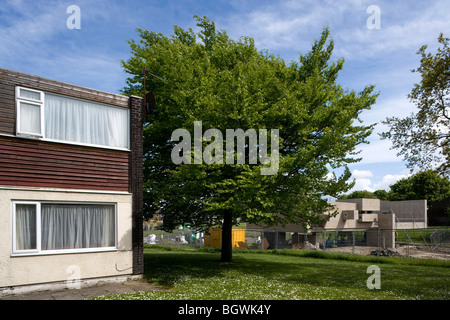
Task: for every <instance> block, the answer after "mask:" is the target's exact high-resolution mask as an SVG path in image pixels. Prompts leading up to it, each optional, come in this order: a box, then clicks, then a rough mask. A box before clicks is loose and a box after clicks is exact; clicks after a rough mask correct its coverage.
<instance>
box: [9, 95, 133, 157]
mask: <svg viewBox="0 0 450 320" xmlns="http://www.w3.org/2000/svg"><path fill="white" fill-rule="evenodd" d="M21 89H23V90H27V91H32V92H36V93H39V94H40V95H41V100H36V99H30V98H26V97H22V96H20V90H21ZM54 95H59V94H54ZM60 96H63V97H67V98H70V99H76V100H83V99H77V98H74V97H70V96H64V95H60ZM21 103H27V104H32V105H38V106H39V107H40V122H41V123H40V127H41V132H40V133H38V134H36V133H32V132H26V131H23V130H22V129H21V128H20V104H21ZM98 104H100V105H105V106H107V107H108V108H120V109H123V108H121V107H118V106H114V105H108V104H103V103H98ZM44 106H45V92H44V91H40V90H35V89H30V88H27V87H22V86H16V135H18V136H24V137H29V138H34V139H40V140H44V141H50V142H58V143H64V144H72V145H81V146H87V147H96V148H103V149H112V150H121V151H130V145H131V135H130V128H131V120H130V110H129V109H126V110H127V115H128V116H127V132H128V137H127V144H128V147H126V148H122V147H114V146H107V145H98V144H91V143H83V142H74V141H69V140H59V139H50V138H47V137H45V113H44V108H45V107H44Z"/></svg>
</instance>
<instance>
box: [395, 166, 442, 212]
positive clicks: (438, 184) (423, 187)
mask: <svg viewBox="0 0 450 320" xmlns="http://www.w3.org/2000/svg"><path fill="white" fill-rule="evenodd" d="M448 197H450V179H449V178H447V177H444V176H441V175H440V174H438V173H437V172H435V171H433V170H427V171H421V172H418V173H416V174H415V175H412V176H410V177H408V178H404V179H401V180H399V181H397V182H396V183H394V184H393V185H391V186H390V191H389V199H390V200H420V199H426V200H427V201H428V203H430V204H431V203H435V202H438V201H441V200H444V199H446V198H448Z"/></svg>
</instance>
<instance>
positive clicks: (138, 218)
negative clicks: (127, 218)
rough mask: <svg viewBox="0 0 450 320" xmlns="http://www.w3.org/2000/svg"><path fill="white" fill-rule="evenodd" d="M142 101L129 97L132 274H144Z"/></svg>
mask: <svg viewBox="0 0 450 320" xmlns="http://www.w3.org/2000/svg"><path fill="white" fill-rule="evenodd" d="M143 104H144V103H143V99H142V98H139V97H135V96H131V97H130V99H129V108H130V118H131V119H130V126H131V133H130V138H131V153H130V192H131V193H132V194H133V204H132V206H133V227H132V241H133V274H143V273H144V248H143V237H144V234H143V232H144V231H143V224H142V223H143V163H142V161H143V153H142V146H143V140H144V138H143V132H142V125H143V121H142V119H143Z"/></svg>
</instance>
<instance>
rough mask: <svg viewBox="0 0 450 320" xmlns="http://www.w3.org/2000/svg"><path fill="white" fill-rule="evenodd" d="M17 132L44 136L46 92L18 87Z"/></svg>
mask: <svg viewBox="0 0 450 320" xmlns="http://www.w3.org/2000/svg"><path fill="white" fill-rule="evenodd" d="M16 96H17V133H18V134H23V135H29V136H36V137H42V134H43V105H44V94H43V93H42V92H40V91H36V90H31V89H26V88H21V87H17V90H16Z"/></svg>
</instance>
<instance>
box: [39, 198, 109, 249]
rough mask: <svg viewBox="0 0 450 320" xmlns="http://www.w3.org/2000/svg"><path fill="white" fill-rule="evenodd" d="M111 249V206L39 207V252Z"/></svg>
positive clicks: (46, 205)
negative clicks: (40, 250)
mask: <svg viewBox="0 0 450 320" xmlns="http://www.w3.org/2000/svg"><path fill="white" fill-rule="evenodd" d="M113 246H115V213H114V206H112V205H65V204H63V205H62V204H42V207H41V249H42V250H57V249H78V248H100V247H113Z"/></svg>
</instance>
